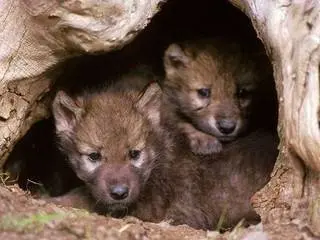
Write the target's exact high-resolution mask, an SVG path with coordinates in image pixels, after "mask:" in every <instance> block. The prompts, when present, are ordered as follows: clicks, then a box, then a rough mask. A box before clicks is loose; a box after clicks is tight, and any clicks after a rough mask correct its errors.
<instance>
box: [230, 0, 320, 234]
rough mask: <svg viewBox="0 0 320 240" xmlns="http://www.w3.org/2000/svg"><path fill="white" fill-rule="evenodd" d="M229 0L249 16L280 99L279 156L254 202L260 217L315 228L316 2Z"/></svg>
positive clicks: (319, 44) (319, 32) (319, 152)
mask: <svg viewBox="0 0 320 240" xmlns="http://www.w3.org/2000/svg"><path fill="white" fill-rule="evenodd" d="M231 2H232V3H233V4H234V5H235V6H237V7H239V8H240V9H241V10H242V11H244V12H245V13H246V15H247V16H249V17H250V18H251V20H252V23H253V26H254V27H255V29H256V31H257V33H258V35H259V37H260V38H261V40H262V41H263V43H264V45H265V47H266V49H267V52H268V54H269V57H270V60H271V61H272V64H273V68H274V76H275V81H276V85H277V91H278V99H279V103H280V108H279V124H278V126H279V128H278V130H279V135H280V138H281V145H280V156H279V159H278V161H277V164H276V166H275V169H274V171H273V176H272V180H271V181H270V183H269V184H268V186H266V187H265V188H264V189H263V190H262V191H261V192H259V193H258V194H257V195H256V196H255V197H254V203H255V206H256V207H257V208H258V211H259V212H260V214H261V215H262V218H263V220H264V221H265V222H267V221H271V222H274V221H276V219H278V221H279V219H282V220H283V219H296V220H297V221H298V222H299V223H301V224H306V225H308V226H309V227H310V228H311V229H312V230H313V231H314V232H315V233H318V234H320V180H319V178H320V177H319V176H320V173H319V172H320V133H319V117H318V110H319V62H320V2H319V1H313V0H309V1H299V0H277V1H264V0H245V1H238V0H231ZM292 222H293V220H292ZM302 222H303V223H302Z"/></svg>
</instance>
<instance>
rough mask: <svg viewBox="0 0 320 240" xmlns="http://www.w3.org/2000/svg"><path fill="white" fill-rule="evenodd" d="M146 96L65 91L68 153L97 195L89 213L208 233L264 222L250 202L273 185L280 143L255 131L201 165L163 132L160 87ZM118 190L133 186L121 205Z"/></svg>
mask: <svg viewBox="0 0 320 240" xmlns="http://www.w3.org/2000/svg"><path fill="white" fill-rule="evenodd" d="M140 92H141V90H140V91H129V92H128V91H123V90H121V87H120V88H117V87H115V88H111V89H109V90H106V91H103V92H100V93H96V94H92V95H89V96H86V97H84V98H81V99H77V100H75V99H72V98H70V97H68V96H67V95H66V94H65V93H63V92H60V93H58V95H57V96H56V98H55V101H54V104H53V112H54V116H55V119H56V126H57V134H58V135H59V137H60V140H61V148H62V150H63V151H64V152H66V153H67V154H68V156H69V161H70V163H71V165H72V167H73V169H74V170H75V172H76V173H77V175H78V176H79V177H80V178H81V179H82V180H83V181H84V182H85V183H86V186H87V188H88V190H89V192H90V193H91V195H92V198H90V197H88V196H87V195H85V196H83V198H86V199H87V201H89V205H90V206H91V207H89V208H94V209H95V211H97V212H100V213H108V214H111V215H112V216H117V217H123V216H125V215H132V216H136V217H138V218H140V219H142V220H145V221H152V222H159V221H162V220H170V221H171V222H172V223H173V224H188V225H190V226H192V227H195V228H203V229H213V228H215V227H216V225H217V222H218V220H219V218H220V217H221V216H222V215H225V221H224V226H225V227H228V226H232V225H234V224H236V223H237V222H238V221H240V220H241V219H242V218H247V219H248V220H249V221H250V220H257V218H258V216H257V215H256V214H255V213H254V211H253V210H252V208H251V206H250V202H249V199H250V197H251V196H252V194H253V193H254V192H256V191H257V190H258V189H259V188H261V187H262V186H263V185H264V184H265V183H266V182H267V180H268V173H269V172H270V170H271V168H272V165H273V161H274V159H275V157H276V154H277V153H276V141H275V139H274V137H273V136H271V135H268V134H264V133H261V132H255V133H252V134H251V135H249V136H247V137H246V138H243V139H241V141H240V140H239V141H235V142H232V143H230V145H227V146H226V147H225V150H224V151H223V153H221V154H219V155H216V156H213V155H212V156H207V157H202V158H201V159H200V157H197V156H195V155H193V154H192V153H191V152H190V151H188V150H187V151H186V150H185V147H184V146H183V145H181V144H180V143H179V141H177V139H175V138H174V136H173V135H171V134H170V133H168V132H167V131H166V130H165V128H162V127H161V126H160V121H159V118H160V115H159V114H157V113H159V111H160V104H159V103H160V101H161V99H160V98H161V93H160V91H159V88H158V87H157V85H156V84H152V85H150V86H149V87H148V88H147V89H146V91H145V92H144V93H143V94H140ZM132 149H137V150H141V151H142V152H141V155H140V157H142V159H143V161H141V162H140V163H139V165H137V163H138V161H140V160H141V159H140V158H138V159H136V160H133V159H130V156H129V155H128V152H129V150H132ZM95 151H96V152H99V153H100V154H101V159H100V160H99V161H98V166H97V167H96V168H95V169H94V170H92V171H91V172H90V171H88V168H86V167H85V165H86V163H85V162H86V161H87V160H88V155H89V154H90V152H95ZM266 153H267V154H266ZM212 158H215V160H214V161H212ZM115 185H116V186H127V187H128V189H129V191H128V195H127V197H125V198H124V199H120V200H116V199H114V198H113V197H112V195H111V191H110V189H111V188H112V187H113V186H115ZM63 198H64V199H62V202H63V200H66V199H67V200H68V199H69V200H70V198H71V201H72V199H76V198H75V197H74V194H71V197H70V198H68V196H64V197H63ZM67 202H68V201H67ZM60 203H61V201H60ZM68 204H70V201H69V202H68ZM224 212H225V214H224Z"/></svg>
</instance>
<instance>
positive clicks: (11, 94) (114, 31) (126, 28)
mask: <svg viewBox="0 0 320 240" xmlns="http://www.w3.org/2000/svg"><path fill="white" fill-rule="evenodd" d="M161 2H162V1H161V0H130V1H120V0H111V1H107V0H103V1H101V0H99V1H98V0H67V1H56V0H54V1H51V0H39V1H33V0H21V1H10V0H2V1H0V29H1V31H0V136H1V138H0V167H1V166H2V165H3V163H4V161H5V159H6V157H7V156H8V154H9V152H10V151H11V149H12V147H13V146H14V144H15V143H16V142H17V140H18V139H19V138H21V137H22V136H23V135H24V134H25V133H26V131H27V130H28V129H29V127H30V126H31V125H32V124H33V123H34V122H35V121H37V120H38V119H42V118H44V117H46V116H47V115H48V113H47V109H48V108H47V104H46V96H47V93H48V92H49V91H50V87H51V83H52V80H53V79H54V74H53V73H52V71H51V72H50V74H48V72H49V70H50V69H52V67H53V66H55V65H56V64H58V63H60V62H62V61H63V60H64V59H66V58H70V57H72V56H75V55H79V54H82V53H97V52H108V51H111V50H115V49H118V48H121V47H123V46H124V45H125V44H127V43H128V42H130V41H131V40H133V38H134V37H135V36H136V35H137V34H138V33H139V32H140V31H141V30H142V29H144V27H145V26H146V25H147V24H148V23H149V21H150V19H151V18H152V17H153V15H154V14H155V13H156V12H157V11H158V10H159V8H160V5H159V4H161Z"/></svg>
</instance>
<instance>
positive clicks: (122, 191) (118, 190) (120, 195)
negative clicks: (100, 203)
mask: <svg viewBox="0 0 320 240" xmlns="http://www.w3.org/2000/svg"><path fill="white" fill-rule="evenodd" d="M128 194H129V188H128V187H127V186H126V185H114V186H112V187H111V188H110V196H111V197H112V198H113V199H114V200H123V199H125V198H126V197H128Z"/></svg>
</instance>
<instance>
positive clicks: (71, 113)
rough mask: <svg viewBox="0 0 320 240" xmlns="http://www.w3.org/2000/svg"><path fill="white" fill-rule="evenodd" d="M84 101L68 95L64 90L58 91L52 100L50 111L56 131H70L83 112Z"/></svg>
mask: <svg viewBox="0 0 320 240" xmlns="http://www.w3.org/2000/svg"><path fill="white" fill-rule="evenodd" d="M83 105H84V101H83V99H82V98H80V97H78V98H77V99H76V100H74V99H72V98H71V97H69V96H68V95H67V94H66V93H65V92H64V91H59V92H58V93H57V95H56V97H55V99H54V100H53V104H52V112H53V116H54V119H55V125H56V131H57V132H58V133H61V132H64V133H71V132H72V131H73V129H74V127H75V125H76V123H77V121H78V120H79V119H80V117H81V115H82V113H83V111H84V110H83Z"/></svg>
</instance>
